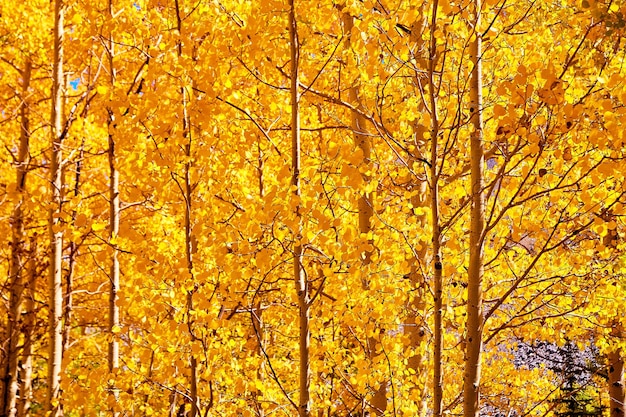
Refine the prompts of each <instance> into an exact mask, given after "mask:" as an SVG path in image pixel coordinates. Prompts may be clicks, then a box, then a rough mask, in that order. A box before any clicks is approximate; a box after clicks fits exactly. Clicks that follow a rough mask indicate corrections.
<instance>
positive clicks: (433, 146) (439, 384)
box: [428, 0, 443, 417]
mask: <svg viewBox="0 0 626 417" xmlns="http://www.w3.org/2000/svg"><path fill="white" fill-rule="evenodd" d="M438 3H439V2H438V1H437V0H434V1H433V6H432V7H433V9H432V17H431V19H432V20H431V24H430V47H429V48H428V90H429V91H428V93H429V94H428V95H429V98H430V124H431V126H430V128H431V129H430V213H431V222H432V245H433V247H432V253H433V259H432V261H431V262H432V266H433V271H432V273H433V284H434V304H435V329H434V346H433V415H434V416H435V417H441V413H442V406H443V373H442V369H443V363H442V354H443V324H442V315H443V277H442V275H443V260H442V259H441V226H440V218H439V217H440V216H439V176H440V172H439V170H438V167H439V115H438V107H437V86H436V84H435V69H436V65H437V38H436V36H435V33H436V28H437V6H438Z"/></svg>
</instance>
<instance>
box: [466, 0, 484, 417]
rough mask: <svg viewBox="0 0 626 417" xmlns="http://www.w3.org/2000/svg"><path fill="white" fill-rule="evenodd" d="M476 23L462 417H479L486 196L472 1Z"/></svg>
mask: <svg viewBox="0 0 626 417" xmlns="http://www.w3.org/2000/svg"><path fill="white" fill-rule="evenodd" d="M474 14H475V17H476V20H475V22H474V25H473V33H472V37H473V40H472V42H471V43H470V58H471V60H472V64H473V68H472V77H471V84H470V109H469V111H470V117H471V124H472V126H471V127H472V129H473V131H472V133H471V137H470V174H471V185H472V191H471V193H472V194H471V199H472V200H471V201H472V209H471V214H470V216H471V219H470V259H469V268H468V287H467V290H468V295H467V323H466V333H465V338H466V340H465V344H466V362H465V373H464V387H463V414H464V417H478V415H479V410H480V373H481V369H480V368H481V356H482V355H481V351H482V333H483V311H482V310H483V306H482V304H483V298H482V296H483V294H482V292H483V289H482V282H483V270H484V259H483V252H484V251H483V249H484V245H483V242H484V232H485V197H484V193H483V182H484V180H483V174H484V148H483V115H482V106H483V103H482V65H481V54H482V51H481V32H480V31H481V29H480V15H481V0H474Z"/></svg>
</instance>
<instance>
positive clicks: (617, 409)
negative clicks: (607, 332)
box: [608, 322, 626, 417]
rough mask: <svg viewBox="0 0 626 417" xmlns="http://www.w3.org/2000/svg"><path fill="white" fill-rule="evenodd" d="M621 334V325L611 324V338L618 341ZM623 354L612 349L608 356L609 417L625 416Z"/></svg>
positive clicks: (625, 391)
mask: <svg viewBox="0 0 626 417" xmlns="http://www.w3.org/2000/svg"><path fill="white" fill-rule="evenodd" d="M622 334H623V332H622V328H621V323H618V322H616V323H613V334H612V336H614V337H615V338H616V339H617V340H619V339H621V337H622ZM623 353H624V352H623V351H622V350H621V349H614V350H613V351H612V352H611V353H609V355H608V362H609V397H610V402H609V405H610V414H609V415H610V417H624V415H625V414H626V404H625V403H626V386H625V384H626V378H625V375H624V355H623Z"/></svg>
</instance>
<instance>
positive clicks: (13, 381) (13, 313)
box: [0, 60, 32, 417]
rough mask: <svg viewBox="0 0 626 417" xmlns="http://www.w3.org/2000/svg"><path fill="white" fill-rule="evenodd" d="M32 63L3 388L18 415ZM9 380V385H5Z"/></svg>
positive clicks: (9, 409)
mask: <svg viewBox="0 0 626 417" xmlns="http://www.w3.org/2000/svg"><path fill="white" fill-rule="evenodd" d="M31 69H32V64H31V62H30V60H27V61H26V65H25V68H24V70H23V71H22V106H21V109H20V124H21V130H20V143H19V153H18V157H17V170H16V176H15V184H16V190H15V192H16V193H17V199H16V201H15V207H14V209H13V215H12V218H11V225H12V228H11V229H12V234H13V236H12V242H11V263H10V266H9V277H10V278H9V279H10V281H9V282H10V288H11V291H10V300H9V317H8V326H7V327H8V328H7V333H8V339H9V345H8V348H7V362H6V367H5V368H4V369H3V377H2V381H3V385H4V386H3V389H2V393H3V396H2V405H3V408H2V410H0V411H2V415H4V416H9V417H15V415H16V413H17V390H18V363H19V352H18V347H19V339H20V328H21V326H20V320H21V316H22V302H23V293H24V281H23V274H24V258H25V256H24V255H25V253H24V252H25V250H24V249H25V236H24V212H23V210H22V205H23V203H24V192H25V191H26V174H27V172H28V157H29V145H30V119H29V117H30V110H29V107H28V106H29V105H28V89H29V87H30V78H31ZM5 384H6V385H5Z"/></svg>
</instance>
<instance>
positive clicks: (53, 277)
mask: <svg viewBox="0 0 626 417" xmlns="http://www.w3.org/2000/svg"><path fill="white" fill-rule="evenodd" d="M54 10H55V13H54V61H53V80H52V114H51V125H52V158H51V160H50V176H51V180H50V186H51V190H50V191H51V199H50V200H51V203H52V204H51V209H50V218H49V229H50V280H49V297H48V303H49V305H48V307H49V351H50V353H49V357H48V392H47V401H46V411H48V412H49V413H50V415H51V416H53V417H57V416H60V415H62V409H61V406H60V403H59V400H60V399H59V389H60V383H61V360H62V354H63V352H62V350H63V327H62V316H63V294H62V289H61V280H62V271H63V269H62V253H63V232H62V231H61V227H62V226H61V222H60V219H61V210H62V207H61V204H62V198H63V195H62V194H63V190H62V188H63V139H64V132H63V126H62V106H63V100H62V98H63V91H62V86H63V79H64V77H63V33H64V32H63V17H64V4H63V1H62V0H55V2H54Z"/></svg>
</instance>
